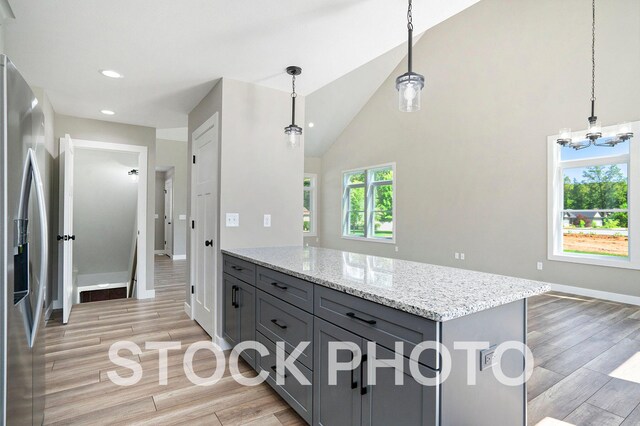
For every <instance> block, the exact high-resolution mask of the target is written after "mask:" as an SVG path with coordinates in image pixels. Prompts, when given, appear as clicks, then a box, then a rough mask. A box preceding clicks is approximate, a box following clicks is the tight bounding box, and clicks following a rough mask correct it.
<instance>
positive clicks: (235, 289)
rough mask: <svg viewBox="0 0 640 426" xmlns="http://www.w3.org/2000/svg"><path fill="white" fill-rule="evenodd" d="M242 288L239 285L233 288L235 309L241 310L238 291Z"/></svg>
mask: <svg viewBox="0 0 640 426" xmlns="http://www.w3.org/2000/svg"><path fill="white" fill-rule="evenodd" d="M239 289H240V288H239V287H238V286H237V285H234V286H233V287H231V305H232V306H233V307H234V308H236V309H237V308H239V307H240V304H239V303H238V290H239Z"/></svg>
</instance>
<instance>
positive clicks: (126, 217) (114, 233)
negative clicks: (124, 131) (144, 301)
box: [73, 149, 138, 284]
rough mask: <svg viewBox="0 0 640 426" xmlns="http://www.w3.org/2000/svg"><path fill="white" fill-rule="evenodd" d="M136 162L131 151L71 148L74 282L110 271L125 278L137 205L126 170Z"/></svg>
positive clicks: (134, 185)
mask: <svg viewBox="0 0 640 426" xmlns="http://www.w3.org/2000/svg"><path fill="white" fill-rule="evenodd" d="M137 167H138V154H136V153H132V152H111V151H98V150H92V149H76V151H75V159H74V179H73V184H74V189H73V196H74V202H73V232H74V234H75V235H76V241H75V242H74V251H73V263H74V269H75V268H77V271H78V276H79V278H78V282H79V283H80V282H81V281H83V282H84V280H82V278H81V276H87V275H96V274H112V273H118V274H117V275H118V276H122V279H123V280H125V281H126V280H127V277H128V276H129V265H130V262H131V253H132V249H133V247H132V243H133V238H134V233H135V229H136V226H135V224H136V213H137V206H138V184H137V183H136V182H133V181H132V180H131V177H130V176H129V174H128V172H129V171H130V170H131V169H133V168H137ZM86 279H87V281H86V282H87V283H90V284H103V283H105V282H103V281H100V280H99V279H98V281H95V279H97V277H96V278H93V277H86ZM108 282H110V281H108Z"/></svg>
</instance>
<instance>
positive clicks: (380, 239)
mask: <svg viewBox="0 0 640 426" xmlns="http://www.w3.org/2000/svg"><path fill="white" fill-rule="evenodd" d="M341 238H342V239H345V240H353V241H363V242H367V243H383V244H395V243H396V238H395V237H393V238H392V239H390V240H387V239H383V238H365V237H349V236H346V235H343V236H342V237H341Z"/></svg>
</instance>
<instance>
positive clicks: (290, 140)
mask: <svg viewBox="0 0 640 426" xmlns="http://www.w3.org/2000/svg"><path fill="white" fill-rule="evenodd" d="M287 74H289V75H290V76H291V80H292V81H291V87H292V91H291V124H290V125H288V126H287V127H285V128H284V134H285V135H287V144H288V145H289V148H298V147H299V146H300V139H301V136H302V127H300V126H297V125H296V97H297V96H298V94H297V93H296V76H297V75H300V74H302V68H300V67H297V66H295V65H292V66H290V67H287Z"/></svg>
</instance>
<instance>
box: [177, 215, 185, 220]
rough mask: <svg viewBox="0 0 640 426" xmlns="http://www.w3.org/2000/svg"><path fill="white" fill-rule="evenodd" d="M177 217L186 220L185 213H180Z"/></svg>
mask: <svg viewBox="0 0 640 426" xmlns="http://www.w3.org/2000/svg"><path fill="white" fill-rule="evenodd" d="M178 219H180V220H187V215H186V214H181V215H180V216H178Z"/></svg>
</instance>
